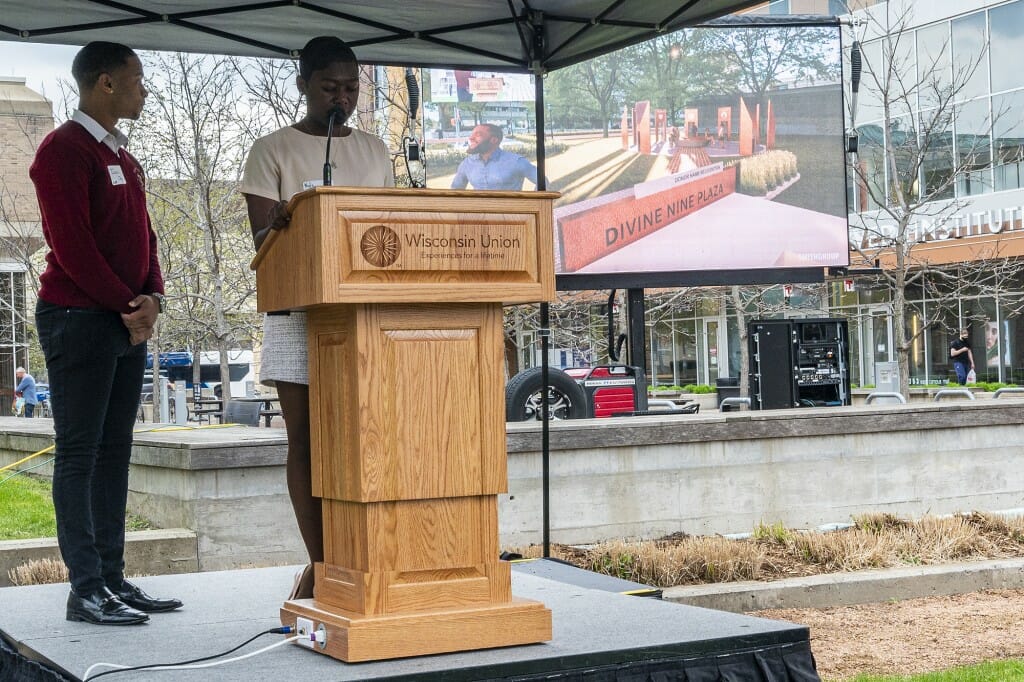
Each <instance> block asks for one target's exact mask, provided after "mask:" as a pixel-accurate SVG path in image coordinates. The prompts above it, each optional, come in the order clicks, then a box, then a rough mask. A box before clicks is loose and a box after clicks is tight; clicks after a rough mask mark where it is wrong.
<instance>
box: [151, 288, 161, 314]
mask: <svg viewBox="0 0 1024 682" xmlns="http://www.w3.org/2000/svg"><path fill="white" fill-rule="evenodd" d="M150 296H152V297H153V298H155V299H156V305H157V308H158V309H159V312H161V313H162V312H163V311H164V298H165V297H164V295H163V294H161V293H160V292H158V291H154V292H153V293H151V294H150Z"/></svg>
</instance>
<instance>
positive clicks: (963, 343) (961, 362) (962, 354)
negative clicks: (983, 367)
mask: <svg viewBox="0 0 1024 682" xmlns="http://www.w3.org/2000/svg"><path fill="white" fill-rule="evenodd" d="M949 357H951V358H953V371H955V372H956V381H957V383H958V384H960V385H961V386H966V385H967V378H968V375H969V374H970V373H971V372H973V371H974V354H973V353H971V340H970V336H969V334H968V331H967V330H966V329H961V330H960V338H958V339H954V340H953V342H952V343H950V344H949Z"/></svg>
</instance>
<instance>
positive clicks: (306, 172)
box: [242, 36, 395, 599]
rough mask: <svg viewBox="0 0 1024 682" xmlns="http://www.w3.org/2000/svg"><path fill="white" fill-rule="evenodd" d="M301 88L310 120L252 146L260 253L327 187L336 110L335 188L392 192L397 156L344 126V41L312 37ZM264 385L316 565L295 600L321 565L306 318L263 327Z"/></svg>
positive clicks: (245, 189) (269, 320) (302, 61)
mask: <svg viewBox="0 0 1024 682" xmlns="http://www.w3.org/2000/svg"><path fill="white" fill-rule="evenodd" d="M295 83H296V86H297V87H298V90H299V92H300V93H301V94H302V96H303V97H304V98H305V100H306V116H305V117H304V118H303V119H302V120H301V121H299V122H298V123H295V124H293V125H290V126H287V127H285V128H281V129H280V130H277V131H275V132H273V133H271V134H269V135H267V136H265V137H261V138H259V139H258V140H256V142H254V143H253V146H252V150H251V151H250V152H249V157H248V159H247V160H246V162H245V173H244V175H243V177H242V193H243V194H244V195H245V203H246V207H247V209H248V214H249V223H250V227H251V229H252V236H253V242H254V244H255V246H256V249H257V250H258V249H259V248H260V245H261V244H262V243H263V241H264V240H265V239H266V237H267V235H268V234H270V231H271V230H282V229H286V228H287V227H288V223H289V221H290V220H291V216H290V215H289V214H288V200H289V199H291V198H292V196H293V195H295V194H298V193H299V192H302V191H303V190H306V189H310V188H311V187H315V186H317V185H320V184H323V180H322V178H323V164H324V149H325V147H326V145H327V127H328V119H329V117H330V112H331V110H332V109H333V108H335V107H340V108H341V115H340V116H337V117H336V118H335V126H334V130H333V133H334V138H335V139H332V144H331V160H330V163H331V165H332V166H333V167H334V168H335V171H334V177H333V180H334V184H335V185H344V186H348V187H393V186H394V184H395V178H394V171H393V170H392V166H391V157H390V155H389V153H388V149H387V147H386V146H385V144H384V142H383V140H381V139H380V138H378V137H376V136H374V135H369V134H367V133H364V132H362V131H359V130H356V129H354V128H350V127H349V126H347V125H345V122H346V121H347V120H348V119H349V117H350V116H351V115H352V113H353V112H354V111H355V109H356V102H357V101H358V99H359V63H358V62H357V61H356V56H355V53H353V52H352V50H351V48H349V46H348V45H346V44H345V43H344V41H342V40H340V39H339V38H335V37H331V36H321V37H319V38H313V39H312V40H310V41H309V42H308V43H306V46H305V47H304V48H303V49H302V52H301V54H300V56H299V75H298V77H297V78H296V81H295ZM260 382H261V383H263V384H265V385H267V386H276V387H277V395H278V398H279V399H280V401H281V413H282V416H283V417H284V422H285V428H286V432H287V434H288V459H287V462H286V465H285V470H286V475H287V478H288V496H289V497H290V498H291V502H292V508H293V510H294V512H295V519H296V521H297V522H298V525H299V533H300V534H301V535H302V541H303V543H304V544H305V545H306V551H307V552H308V553H309V559H310V561H311V562H312V563H311V564H310V565H309V566H307V567H306V568H305V570H303V571H302V572H301V573H300V574H299V575H298V576H296V581H295V585H294V586H293V587H292V592H291V595H290V597H289V598H290V599H308V598H310V597H312V596H313V587H314V578H313V563H316V562H318V561H323V559H324V545H323V518H322V514H321V506H322V505H321V502H320V498H318V497H314V496H313V478H312V469H311V466H312V465H311V462H310V438H309V363H308V360H307V348H306V313H305V312H303V311H290V312H289V311H283V312H281V313H269V314H268V315H267V316H266V317H265V318H264V321H263V364H262V366H261V367H260Z"/></svg>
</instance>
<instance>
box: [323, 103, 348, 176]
mask: <svg viewBox="0 0 1024 682" xmlns="http://www.w3.org/2000/svg"><path fill="white" fill-rule="evenodd" d="M343 115H344V112H343V111H342V109H341V105H340V104H335V105H334V106H333V107H331V110H330V111H329V112H328V116H327V153H326V157H325V159H324V187H330V186H331V138H332V137H333V136H334V119H336V118H337V117H338V116H343Z"/></svg>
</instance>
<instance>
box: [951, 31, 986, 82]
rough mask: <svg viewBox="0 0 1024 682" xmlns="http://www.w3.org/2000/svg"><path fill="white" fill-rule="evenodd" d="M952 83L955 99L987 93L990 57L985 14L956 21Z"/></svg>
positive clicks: (953, 42)
mask: <svg viewBox="0 0 1024 682" xmlns="http://www.w3.org/2000/svg"><path fill="white" fill-rule="evenodd" d="M952 46H953V82H954V83H956V86H957V90H958V92H957V93H956V99H958V100H963V99H971V98H974V97H979V96H981V95H984V94H987V88H988V54H987V52H988V51H987V49H986V44H985V13H984V12H975V13H974V14H969V15H967V16H966V17H962V18H960V19H955V20H954V21H953V41H952Z"/></svg>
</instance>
